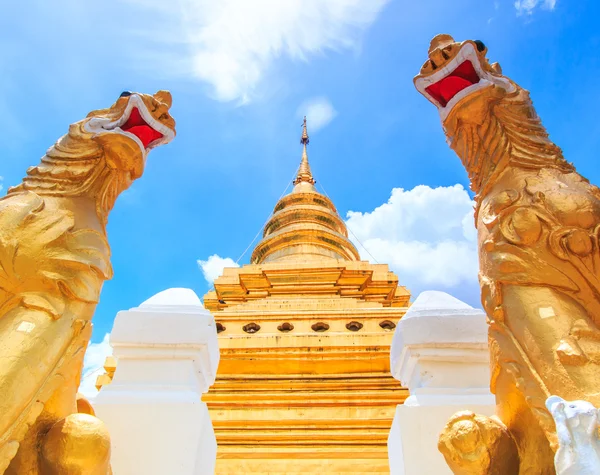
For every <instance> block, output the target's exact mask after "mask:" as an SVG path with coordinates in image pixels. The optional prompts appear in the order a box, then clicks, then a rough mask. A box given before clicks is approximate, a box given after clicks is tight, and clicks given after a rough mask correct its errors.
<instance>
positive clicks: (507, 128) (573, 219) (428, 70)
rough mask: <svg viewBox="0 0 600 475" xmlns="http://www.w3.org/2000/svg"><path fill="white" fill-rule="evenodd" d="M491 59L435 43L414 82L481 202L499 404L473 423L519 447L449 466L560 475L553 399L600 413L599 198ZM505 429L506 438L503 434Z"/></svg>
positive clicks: (464, 46)
mask: <svg viewBox="0 0 600 475" xmlns="http://www.w3.org/2000/svg"><path fill="white" fill-rule="evenodd" d="M486 54H487V48H486V46H485V45H484V44H483V43H482V42H481V41H464V42H462V43H458V42H455V41H454V39H453V38H452V37H451V36H449V35H438V36H436V37H435V38H434V39H433V40H432V42H431V46H430V48H429V57H428V59H427V61H426V62H425V64H424V65H423V67H422V68H421V71H420V73H419V75H417V76H416V77H415V86H416V88H417V89H418V90H419V92H421V93H422V94H423V95H424V96H425V97H426V98H427V99H429V100H430V101H431V102H432V103H433V104H434V105H435V106H436V107H437V108H438V111H439V113H440V117H441V120H442V124H443V128H444V131H445V134H446V136H447V139H448V143H449V145H450V147H451V148H452V149H453V150H454V151H455V152H456V153H457V155H458V156H459V157H460V159H461V161H462V163H463V165H464V167H465V168H466V170H467V172H468V174H469V178H470V180H471V188H472V190H473V191H474V192H475V193H476V195H477V196H476V212H475V221H476V227H477V230H478V247H479V260H480V283H481V291H482V302H483V306H484V308H485V310H486V313H487V315H488V318H489V324H490V327H489V342H490V354H491V374H492V378H491V389H492V392H494V393H495V395H496V400H497V404H498V410H497V416H498V419H497V420H494V422H489V423H484V422H483V420H484V419H485V418H484V416H477V417H478V419H477V422H478V425H477V427H478V431H477V440H478V441H479V442H478V443H481V444H488V445H493V446H499V445H498V441H499V440H500V439H505V444H504V446H506V447H508V446H510V443H509V440H508V438H512V439H514V441H515V443H516V446H517V449H518V456H517V455H514V457H516V459H511V460H509V459H510V457H497V458H496V461H495V462H494V461H493V462H492V465H494V463H495V464H496V467H495V468H494V470H495V471H494V472H492V471H490V470H491V469H489V468H485V467H481V468H479V469H478V470H475V471H469V470H470V469H468V467H467V465H466V463H465V464H462V465H461V463H460V462H458V463H454V464H451V465H452V468H453V470H454V472H455V473H521V474H530V473H531V474H534V473H535V474H552V473H554V463H553V453H554V451H555V450H556V447H557V439H556V431H555V426H554V423H553V419H552V417H551V416H550V414H549V412H548V410H547V408H546V406H545V401H546V399H547V398H548V397H549V396H550V395H553V394H555V395H559V396H561V397H563V398H565V399H567V400H586V401H589V402H590V403H592V404H594V405H595V406H598V405H600V329H599V326H600V190H598V188H597V187H595V186H593V185H591V184H590V183H589V182H588V181H587V180H586V179H585V178H583V177H582V176H581V175H579V174H578V173H577V172H576V171H575V168H574V167H573V165H572V164H570V163H568V162H567V161H566V160H565V159H564V158H563V155H562V152H561V150H560V148H559V147H557V146H556V145H555V144H554V143H553V142H552V141H551V140H550V139H549V138H548V134H547V132H546V130H545V128H544V127H543V125H542V123H541V121H540V119H539V117H538V115H537V113H536V111H535V109H534V107H533V104H532V102H531V99H530V97H529V93H528V92H527V91H526V90H524V89H523V88H521V87H520V86H518V85H517V84H516V83H515V82H514V81H512V80H511V79H509V78H508V77H506V76H504V75H503V74H502V70H501V68H500V66H499V65H498V64H497V63H495V64H490V63H489V62H488V60H487V58H486ZM457 421H458V422H460V423H461V424H463V425H465V424H466V423H465V422H464V420H463V419H460V418H459V419H457ZM458 422H457V423H458ZM498 423H500V424H503V425H504V427H505V429H506V430H504V431H503V430H497V429H498ZM492 430H494V431H495V432H494V433H493V434H492V433H491V432H490V433H489V434H488V435H486V436H483V435H481V434H484V433H485V432H486V431H492ZM453 433H458V432H457V431H456V428H454V427H453V424H450V425H449V426H447V427H446V429H445V431H444V433H443V434H442V436H441V437H442V440H444V444H441V445H440V448H441V450H442V452H443V453H444V455H445V456H446V458H447V460H448V457H451V458H452V460H454V461H456V460H460V457H459V456H458V455H457V452H456V450H455V449H456V444H452V443H451V440H452V434H453ZM471 434H472V436H473V437H475V435H473V434H476V431H472V432H471ZM446 442H447V443H446ZM467 445H468V444H467ZM458 446H460V444H459V445H458ZM448 447H453V451H452V453H451V452H450V451H449V450H448ZM471 449H472V450H475V448H473V447H471ZM463 455H464V456H465V457H466V458H465V460H467V459H468V457H467V455H468V454H463ZM515 462H517V465H516V466H518V467H519V468H518V472H515V465H514V463H515ZM503 467H504V468H503ZM503 469H505V471H502V470H503ZM498 470H500V471H498Z"/></svg>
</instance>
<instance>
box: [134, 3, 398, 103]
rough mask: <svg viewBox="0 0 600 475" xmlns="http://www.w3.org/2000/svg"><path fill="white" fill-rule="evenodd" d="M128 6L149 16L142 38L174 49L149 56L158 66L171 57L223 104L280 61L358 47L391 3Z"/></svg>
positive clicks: (247, 94) (243, 95)
mask: <svg viewBox="0 0 600 475" xmlns="http://www.w3.org/2000/svg"><path fill="white" fill-rule="evenodd" d="M127 1H128V3H130V4H132V5H133V6H134V7H135V8H136V10H138V11H139V15H144V18H148V19H149V21H148V22H146V23H145V24H144V25H143V31H139V28H140V26H136V34H143V36H144V37H147V38H150V39H154V40H155V42H156V44H157V45H158V44H159V43H160V44H162V46H163V51H164V45H165V44H169V45H170V46H171V47H170V49H169V52H168V56H167V55H162V52H161V55H162V56H161V55H159V54H158V51H155V54H152V55H148V59H149V61H151V62H152V64H153V67H156V64H157V63H160V61H161V60H162V59H165V57H166V59H167V61H170V65H169V66H168V69H169V70H170V71H172V72H176V73H180V74H184V75H188V76H189V75H190V74H191V75H192V76H193V77H195V78H196V79H200V80H202V81H204V82H206V83H208V84H209V85H210V86H211V87H212V92H213V96H214V97H215V98H216V99H218V100H221V101H231V100H240V101H242V102H245V101H248V100H249V99H250V98H251V96H252V93H253V90H254V89H255V87H256V86H257V85H258V83H259V82H260V81H261V79H263V76H264V74H265V72H266V71H267V70H268V69H269V67H270V65H271V64H272V62H273V60H274V59H276V58H278V57H284V56H287V57H290V58H292V59H302V60H305V59H306V58H307V57H308V56H310V55H313V54H315V53H319V52H322V51H325V50H339V49H342V48H352V47H355V46H356V45H357V44H358V42H359V39H360V33H361V31H362V30H364V29H365V28H367V27H368V26H369V25H371V23H372V22H373V21H374V20H375V18H376V17H377V14H378V13H379V11H380V10H381V9H382V8H383V6H384V5H385V4H386V3H387V2H388V1H389V0H327V1H323V0H285V1H281V0H252V1H248V0H220V1H218V2H217V1H211V0H171V1H170V2H163V1H162V0H127ZM139 15H138V16H139ZM140 57H141V56H140V53H139V51H138V52H137V58H140ZM162 66H163V68H161V69H164V66H165V65H162Z"/></svg>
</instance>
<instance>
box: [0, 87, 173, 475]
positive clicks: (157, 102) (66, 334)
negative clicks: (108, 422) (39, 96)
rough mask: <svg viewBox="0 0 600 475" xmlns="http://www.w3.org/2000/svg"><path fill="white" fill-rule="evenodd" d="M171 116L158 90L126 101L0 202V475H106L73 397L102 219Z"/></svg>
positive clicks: (95, 289) (64, 142)
mask: <svg viewBox="0 0 600 475" xmlns="http://www.w3.org/2000/svg"><path fill="white" fill-rule="evenodd" d="M170 107H171V95H170V93H168V92H167V91H159V92H157V93H156V94H154V95H146V94H137V93H130V92H124V93H123V94H121V97H119V99H118V100H117V102H116V103H115V104H114V105H112V106H111V107H110V108H108V109H103V110H97V111H94V112H90V114H88V116H87V117H86V118H85V119H84V120H82V121H80V122H77V123H75V124H73V125H71V126H70V127H69V132H68V133H67V134H66V135H65V136H63V137H62V138H60V139H59V140H58V142H57V143H56V144H55V145H54V146H52V147H51V148H50V149H48V151H47V152H46V154H45V155H44V156H43V157H42V159H41V162H40V164H39V165H37V166H35V167H31V168H29V169H28V170H27V176H26V177H25V178H24V179H23V182H22V183H21V184H19V185H18V186H15V187H13V188H10V189H9V190H8V193H7V195H6V196H5V197H3V198H1V199H0V414H1V417H0V473H6V474H11V475H17V474H20V475H22V474H25V473H26V474H31V475H35V474H44V475H46V474H48V475H54V474H57V475H58V474H61V475H65V474H66V475H68V474H86V475H106V474H107V473H110V439H109V435H108V432H107V430H106V428H105V427H104V425H103V424H102V422H101V421H100V420H98V419H97V418H96V417H94V416H93V414H91V412H93V411H92V410H91V408H90V407H89V404H87V405H86V404H85V403H84V402H83V401H82V400H81V399H80V400H79V401H78V397H77V388H78V386H79V380H80V378H81V370H82V366H83V356H84V353H85V349H86V347H87V344H88V341H89V338H90V335H91V330H92V325H91V319H92V316H93V313H94V309H95V307H96V304H97V303H98V299H99V296H100V291H101V289H102V284H103V282H104V281H105V280H107V279H110V278H111V277H112V268H111V264H110V248H109V245H108V241H107V237H106V229H105V227H106V222H107V218H108V213H109V212H110V210H111V209H112V207H113V205H114V203H115V200H116V199H117V197H118V196H119V194H120V193H121V192H123V191H124V190H126V189H127V188H128V187H129V186H130V185H131V183H132V182H133V181H134V180H135V179H137V178H139V177H140V176H141V175H142V172H143V170H144V166H145V162H146V157H147V155H148V152H149V151H150V149H152V148H154V147H156V146H158V145H161V144H164V143H167V142H169V141H170V140H171V139H172V138H173V137H174V136H175V121H174V120H173V118H172V117H171V116H170V114H169V109H170ZM78 406H79V408H86V407H87V408H88V409H86V410H85V411H84V412H87V413H86V414H84V413H78V410H77V408H78Z"/></svg>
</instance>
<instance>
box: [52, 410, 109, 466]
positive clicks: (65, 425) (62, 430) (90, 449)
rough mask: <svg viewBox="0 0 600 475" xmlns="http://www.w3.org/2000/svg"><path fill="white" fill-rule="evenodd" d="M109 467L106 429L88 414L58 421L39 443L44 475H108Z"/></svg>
mask: <svg viewBox="0 0 600 475" xmlns="http://www.w3.org/2000/svg"><path fill="white" fill-rule="evenodd" d="M109 467H110V436H109V434H108V430H107V429H106V426H105V425H104V423H103V422H102V421H101V420H100V419H98V418H96V417H94V416H91V415H89V414H71V415H70V416H67V417H66V418H64V419H62V420H60V421H58V422H57V423H55V424H54V425H53V426H52V428H51V429H50V431H48V433H47V434H46V436H45V437H44V439H43V441H42V449H41V473H43V474H44V475H107V474H108V473H110V472H109V470H110V468H109Z"/></svg>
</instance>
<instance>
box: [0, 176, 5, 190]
mask: <svg viewBox="0 0 600 475" xmlns="http://www.w3.org/2000/svg"><path fill="white" fill-rule="evenodd" d="M2 181H4V177H3V176H0V182H2ZM3 189H4V185H2V183H0V191H2V190H3Z"/></svg>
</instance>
